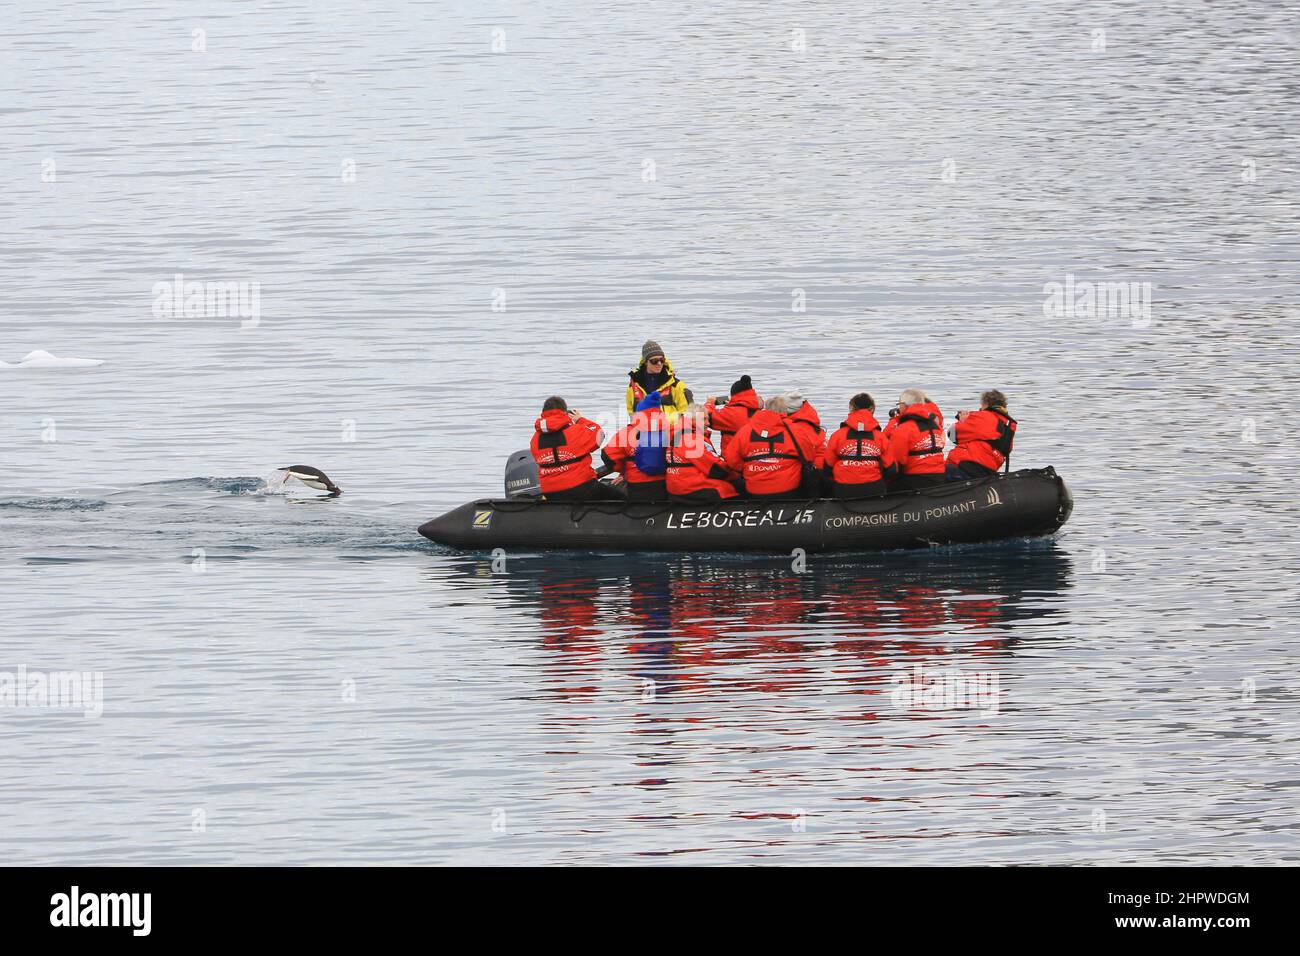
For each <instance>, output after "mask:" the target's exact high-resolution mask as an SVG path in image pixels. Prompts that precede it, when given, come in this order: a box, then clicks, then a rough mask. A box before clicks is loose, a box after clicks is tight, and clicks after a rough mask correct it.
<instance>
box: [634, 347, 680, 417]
mask: <svg viewBox="0 0 1300 956" xmlns="http://www.w3.org/2000/svg"><path fill="white" fill-rule="evenodd" d="M664 371H665V372H667V373H668V381H666V382H665V383H664V384H663V385H661V386H659V388H658V389H657V391H658V392H659V397H660V399H661V400H662V401H663V405H662V408H663V410H664V412H665V413H666V414H667V415H668V417H669V418H675V417H676V416H677V415H678V414H680V413H681V412H684V411H686V383H685V382H682V381H679V380H678V378H677V373H676V372H674V371H673V363H672V362H670V361H668V356H666V355H665V356H664ZM627 377H628V379H630V382H629V384H628V386H627V413H628V415H632V414H634V413H635V412H636V406H637V402H639V401H641V399H643V398H645V396H646V385H645V362H644V361H642V362H641V364H640V365H638V366H637V367H636V368H634V369H632V371H630V372H628V373H627Z"/></svg>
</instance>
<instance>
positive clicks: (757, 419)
mask: <svg viewBox="0 0 1300 956" xmlns="http://www.w3.org/2000/svg"><path fill="white" fill-rule="evenodd" d="M789 410H790V406H789V404H787V402H786V400H785V398H784V397H783V396H778V397H776V398H772V399H768V401H767V405H766V406H765V407H764V408H763V410H762V411H759V412H755V413H754V417H753V418H751V419H750V420H749V421H748V422H746V423H745V424H744V426H743V427H742V428H741V429H740V431H738V432H736V437H735V438H733V439H732V440H731V443H730V444H729V445H727V452H726V454H725V455H724V456H723V457H725V458H726V461H727V465H728V467H730V468H731V470H732V471H738V472H740V475H741V477H742V478H743V479H744V482H745V493H746V494H747V495H749V497H751V498H793V497H796V496H797V495H798V494H799V488H800V485H801V484H802V482H803V477H804V471H805V466H811V464H812V461H813V459H814V458H815V457H816V455H817V447H816V445H815V444H814V440H813V437H812V434H811V432H810V430H809V429H808V428H806V427H799V426H795V425H792V424H791V422H790V420H789V418H788V417H787V413H788V412H789Z"/></svg>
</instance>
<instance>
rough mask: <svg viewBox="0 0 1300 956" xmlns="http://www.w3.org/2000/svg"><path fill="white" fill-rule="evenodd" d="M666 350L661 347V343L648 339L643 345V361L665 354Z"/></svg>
mask: <svg viewBox="0 0 1300 956" xmlns="http://www.w3.org/2000/svg"><path fill="white" fill-rule="evenodd" d="M663 354H664V350H663V349H661V348H660V347H659V343H658V342H656V341H655V340H654V339H646V343H645V345H643V346H641V361H642V362H645V361H646V360H647V359H652V358H654V357H655V356H656V355H658V356H661V357H662V356H663Z"/></svg>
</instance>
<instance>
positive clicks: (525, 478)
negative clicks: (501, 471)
mask: <svg viewBox="0 0 1300 956" xmlns="http://www.w3.org/2000/svg"><path fill="white" fill-rule="evenodd" d="M541 496H542V479H541V474H540V473H539V470H538V468H537V460H536V459H535V458H533V453H532V451H531V450H530V449H528V448H525V449H524V450H523V451H517V452H515V453H514V454H513V455H511V456H510V457H509V458H507V459H506V497H507V498H540V497H541Z"/></svg>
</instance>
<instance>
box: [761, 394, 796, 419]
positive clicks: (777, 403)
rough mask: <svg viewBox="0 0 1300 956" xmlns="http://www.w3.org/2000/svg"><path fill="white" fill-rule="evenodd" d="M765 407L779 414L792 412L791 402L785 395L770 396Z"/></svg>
mask: <svg viewBox="0 0 1300 956" xmlns="http://www.w3.org/2000/svg"><path fill="white" fill-rule="evenodd" d="M763 407H764V408H766V409H767V410H768V411H769V412H776V413H777V414H778V415H788V414H789V413H790V403H789V402H787V401H786V400H785V396H784V395H778V396H776V398H769V399H768V400H767V404H766V405H764V406H763Z"/></svg>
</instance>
